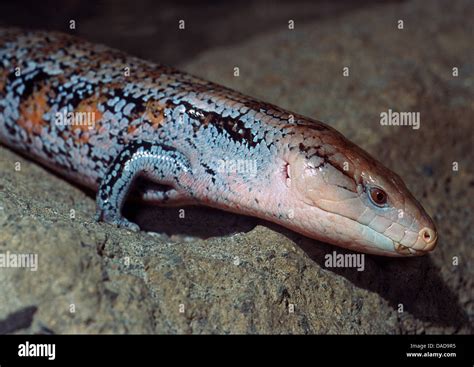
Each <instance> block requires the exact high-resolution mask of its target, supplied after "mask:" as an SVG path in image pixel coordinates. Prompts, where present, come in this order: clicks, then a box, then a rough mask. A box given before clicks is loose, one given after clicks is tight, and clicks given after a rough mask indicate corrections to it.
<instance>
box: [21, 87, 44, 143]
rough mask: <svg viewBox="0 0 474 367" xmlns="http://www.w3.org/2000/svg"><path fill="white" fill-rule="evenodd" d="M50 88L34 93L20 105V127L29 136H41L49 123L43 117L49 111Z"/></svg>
mask: <svg viewBox="0 0 474 367" xmlns="http://www.w3.org/2000/svg"><path fill="white" fill-rule="evenodd" d="M48 92H49V88H48V87H47V86H43V87H42V88H41V89H39V90H38V91H34V92H33V94H32V95H31V96H29V97H28V98H27V99H26V100H25V101H24V102H22V103H21V104H20V118H19V119H18V125H20V126H21V127H22V128H23V129H25V130H26V131H27V132H28V133H29V134H32V133H33V134H36V135H39V134H41V131H42V129H43V127H44V126H47V125H48V123H47V122H46V121H44V120H43V115H44V114H45V113H46V112H48V111H49V109H50V106H49V105H48Z"/></svg>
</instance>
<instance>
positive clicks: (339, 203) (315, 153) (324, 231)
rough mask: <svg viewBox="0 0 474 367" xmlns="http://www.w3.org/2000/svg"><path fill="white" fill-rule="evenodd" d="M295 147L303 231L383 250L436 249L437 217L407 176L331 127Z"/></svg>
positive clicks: (292, 173) (292, 157) (293, 172)
mask: <svg viewBox="0 0 474 367" xmlns="http://www.w3.org/2000/svg"><path fill="white" fill-rule="evenodd" d="M302 136H303V135H302ZM294 148H295V149H292V150H291V151H292V152H291V153H290V154H289V157H288V158H289V159H288V160H287V162H288V164H287V177H288V178H287V184H286V186H287V188H288V190H290V191H291V194H290V195H291V196H292V197H293V198H294V199H293V201H292V205H293V206H294V208H295V209H294V211H295V214H294V219H295V220H294V221H293V222H292V226H295V227H296V226H299V231H300V232H302V233H304V234H306V235H308V236H310V237H313V238H316V239H319V240H323V241H325V242H329V243H332V244H335V245H339V246H342V247H346V248H349V249H352V250H356V251H361V252H366V253H372V254H377V255H385V256H417V255H423V254H425V253H427V252H429V251H431V250H433V249H434V247H435V245H436V240H437V232H436V228H435V225H434V223H433V221H432V220H431V218H430V217H429V216H428V214H427V213H426V212H425V210H424V209H423V207H422V206H421V205H420V204H419V203H418V201H417V200H416V199H415V198H414V197H413V195H412V194H411V193H410V191H409V190H408V188H407V187H406V185H405V184H404V182H403V181H402V180H401V178H400V177H399V176H398V175H397V174H395V173H394V172H392V171H391V170H389V169H388V168H386V167H384V166H383V165H382V164H381V163H379V162H378V161H377V160H375V159H374V158H372V157H371V156H370V155H369V154H368V153H366V152H365V151H363V150H362V149H360V148H359V147H357V146H356V145H355V144H352V143H351V142H349V141H348V140H347V139H345V138H344V137H343V136H342V135H341V134H339V133H338V132H337V131H335V130H333V129H331V128H329V127H328V128H327V130H325V131H324V132H322V133H318V134H317V137H314V132H313V136H311V137H310V138H307V137H305V138H304V139H303V138H302V139H301V140H300V143H299V144H298V145H295V146H294Z"/></svg>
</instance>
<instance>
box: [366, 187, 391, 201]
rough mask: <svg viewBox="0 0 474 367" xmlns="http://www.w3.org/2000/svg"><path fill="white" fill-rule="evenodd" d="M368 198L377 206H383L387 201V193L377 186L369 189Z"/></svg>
mask: <svg viewBox="0 0 474 367" xmlns="http://www.w3.org/2000/svg"><path fill="white" fill-rule="evenodd" d="M369 196H370V200H371V201H372V202H373V203H374V204H375V205H377V206H384V205H385V204H386V203H387V193H386V192H385V191H383V190H382V189H379V188H378V187H372V188H370V190H369Z"/></svg>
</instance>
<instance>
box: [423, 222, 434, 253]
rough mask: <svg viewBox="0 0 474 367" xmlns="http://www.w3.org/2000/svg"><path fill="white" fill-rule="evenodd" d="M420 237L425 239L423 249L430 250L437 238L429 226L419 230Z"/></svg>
mask: <svg viewBox="0 0 474 367" xmlns="http://www.w3.org/2000/svg"><path fill="white" fill-rule="evenodd" d="M420 237H421V238H422V239H423V241H425V243H426V246H425V248H424V249H423V250H425V251H431V250H432V249H433V248H434V247H435V245H436V240H437V237H438V236H437V234H436V231H434V230H433V229H431V228H428V227H425V228H423V229H422V230H421V231H420Z"/></svg>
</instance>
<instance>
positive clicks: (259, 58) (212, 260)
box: [0, 1, 474, 334]
mask: <svg viewBox="0 0 474 367" xmlns="http://www.w3.org/2000/svg"><path fill="white" fill-rule="evenodd" d="M427 4H428V2H427V1H412V2H407V3H402V4H392V5H384V6H379V7H374V8H371V9H366V10H363V11H358V12H355V13H352V14H350V15H343V16H341V17H339V18H336V19H332V20H331V21H330V22H329V21H328V22H321V21H320V22H318V23H314V24H309V25H305V26H301V27H300V26H298V24H296V28H295V29H294V30H291V31H290V30H287V29H285V28H284V27H283V28H282V30H281V32H279V33H272V34H268V35H266V36H263V37H258V38H256V39H254V40H251V41H249V42H246V43H244V44H241V45H237V46H232V47H228V48H219V49H216V50H214V51H210V52H206V53H204V54H202V55H201V56H200V57H198V58H197V59H196V60H194V61H193V62H192V63H191V64H187V65H182V68H183V69H185V70H186V71H189V72H191V73H194V74H196V75H199V76H202V77H204V78H206V79H210V80H212V81H215V82H218V83H220V84H224V85H226V86H229V87H232V88H234V89H237V90H239V91H241V92H243V93H246V94H249V95H252V96H255V97H258V98H260V99H263V100H265V101H268V102H271V103H275V104H277V105H279V106H281V107H284V108H288V109H290V110H293V111H296V112H298V113H302V114H305V115H308V116H312V117H315V118H318V119H319V120H322V121H326V122H328V123H330V124H331V125H333V126H334V127H336V128H337V129H338V130H340V131H341V132H342V133H343V134H344V135H346V136H347V137H348V138H350V139H351V140H353V141H354V142H355V143H357V144H359V145H360V146H362V147H363V148H364V149H366V150H368V151H369V152H370V153H371V154H373V155H374V156H376V157H378V158H379V159H380V160H381V161H382V162H384V164H385V165H387V166H388V167H390V168H392V169H393V170H395V171H396V172H397V173H399V174H400V176H402V177H403V178H404V180H405V182H406V183H407V185H408V186H409V187H410V188H411V190H412V192H413V193H414V195H415V196H416V197H418V198H420V200H421V201H422V203H423V205H424V206H425V208H426V209H427V211H428V212H429V213H430V214H432V215H433V217H434V219H435V221H436V222H437V224H438V230H439V233H440V240H439V244H438V248H437V249H436V251H435V252H434V253H433V254H431V255H429V256H426V257H423V258H414V259H386V258H380V257H374V256H366V258H365V259H366V262H365V270H364V271H361V272H358V271H357V270H356V269H347V268H346V269H340V268H334V269H327V268H326V267H325V265H324V256H325V255H326V254H327V253H330V252H332V251H334V250H337V251H338V252H339V253H344V251H343V250H341V249H336V248H335V247H332V246H329V245H326V244H322V243H319V242H316V241H313V240H310V239H307V238H304V237H302V236H299V235H297V234H295V233H292V232H290V231H287V230H285V229H282V228H280V227H277V226H275V225H271V224H268V223H262V222H260V221H257V220H254V219H250V218H243V217H237V216H234V215H230V214H227V213H222V212H216V211H213V210H205V209H196V208H189V209H188V208H185V211H184V218H183V215H182V214H183V212H180V208H175V209H159V208H158V209H157V208H138V209H139V210H136V209H137V208H135V210H131V211H130V213H129V215H130V216H132V217H135V219H136V220H137V221H138V222H140V223H142V225H143V226H145V227H146V228H148V229H155V230H160V229H164V230H166V231H168V232H171V233H178V234H184V235H193V236H194V235H200V236H203V235H204V234H205V235H207V237H208V236H212V237H211V238H207V239H202V240H194V241H191V242H190V241H184V240H178V241H170V240H167V239H164V238H160V237H157V236H155V235H152V234H150V233H146V232H141V233H129V232H127V231H125V230H118V229H115V228H113V227H111V226H108V225H104V224H98V223H95V222H93V221H92V217H93V214H94V210H95V209H94V200H93V197H92V196H91V195H90V194H89V193H87V192H84V191H82V190H81V189H80V188H77V187H74V186H73V185H71V184H70V183H68V182H66V181H64V180H62V179H60V178H58V177H56V176H55V175H53V174H51V173H50V172H48V171H47V170H45V169H43V168H42V167H40V166H38V165H36V164H34V163H32V162H30V161H28V160H26V159H24V158H22V157H20V156H19V155H16V154H14V153H13V152H12V151H10V150H8V149H5V148H1V147H0V253H5V252H6V251H10V252H12V253H36V254H38V256H39V260H38V270H37V271H36V272H33V271H30V270H27V269H8V268H3V269H0V333H2V332H10V333H15V332H23V333H24V332H27V333H51V332H53V333H390V334H395V333H472V331H473V323H472V315H473V297H472V295H473V290H474V284H473V279H474V277H473V271H474V267H473V266H472V264H473V263H472V262H473V250H472V243H473V231H472V229H471V224H472V223H473V210H472V205H470V198H472V197H473V189H474V174H473V172H472V170H471V168H470V167H469V164H470V163H471V162H472V161H473V159H474V157H473V151H472V147H471V146H470V144H471V142H472V135H473V134H472V131H473V130H472V126H471V125H470V124H471V123H472V119H473V116H474V114H473V107H474V106H473V98H472V88H473V87H474V66H473V64H472V61H473V60H474V57H473V56H474V55H473V49H472V34H470V33H469V32H467V29H468V27H469V24H468V23H469V21H468V20H470V19H472V18H473V16H474V14H473V8H472V6H469V5H470V2H469V1H458V2H441V1H440V2H434V1H430V2H429V4H428V5H427ZM399 19H402V20H403V21H404V29H403V30H399V29H397V21H398V20H399ZM284 26H286V24H285V25H284ZM150 56H152V57H154V58H155V60H157V61H159V59H158V57H155V56H154V55H152V54H150ZM345 66H348V67H349V68H350V76H349V77H344V76H343V74H342V72H343V67H345ZM234 67H239V70H240V76H239V77H234V76H233V72H234ZM453 67H458V68H459V77H453V75H452V68H453ZM389 108H391V109H393V110H397V111H415V112H417V111H419V112H420V113H421V128H420V129H419V130H413V129H411V128H410V127H384V126H381V125H380V113H381V112H383V111H387V110H388V109H389ZM453 162H458V163H459V170H458V171H453V169H452V164H453ZM18 163H19V166H18ZM18 168H20V169H19V170H18ZM235 231H237V232H238V233H233V232H235ZM453 258H455V259H457V260H458V264H457V265H453V261H454V260H453ZM400 310H403V312H399V311H400Z"/></svg>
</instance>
